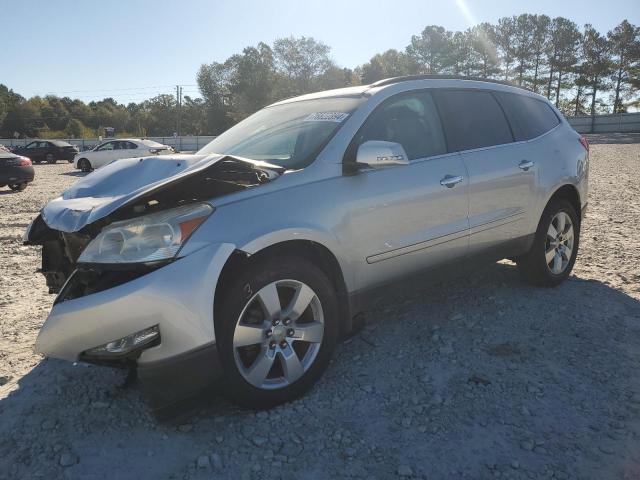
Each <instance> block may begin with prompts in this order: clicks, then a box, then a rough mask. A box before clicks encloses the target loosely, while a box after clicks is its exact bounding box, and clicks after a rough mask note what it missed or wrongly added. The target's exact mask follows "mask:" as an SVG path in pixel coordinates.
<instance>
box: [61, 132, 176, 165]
mask: <svg viewBox="0 0 640 480" xmlns="http://www.w3.org/2000/svg"><path fill="white" fill-rule="evenodd" d="M173 152H174V150H173V148H172V147H170V146H169V145H163V144H161V143H158V142H154V141H153V140H143V139H139V138H119V139H117V140H109V141H106V142H103V143H101V144H99V145H97V146H96V147H95V148H93V150H87V151H86V152H80V153H78V154H77V155H76V156H75V157H74V159H73V163H74V165H75V167H76V168H79V169H80V170H82V171H83V172H90V171H91V170H93V169H94V168H100V167H102V166H104V165H106V164H107V163H111V162H112V161H113V160H120V159H122V158H131V157H148V156H150V155H164V154H168V153H173Z"/></svg>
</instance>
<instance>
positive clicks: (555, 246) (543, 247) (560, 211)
mask: <svg viewBox="0 0 640 480" xmlns="http://www.w3.org/2000/svg"><path fill="white" fill-rule="evenodd" d="M562 221H564V230H565V232H564V233H563V234H562V235H560V236H559V237H558V236H556V238H553V232H556V233H559V232H557V230H559V228H558V226H561V225H562V223H558V222H562ZM569 223H570V225H571V229H570V230H568V229H569ZM579 246H580V219H579V218H578V214H577V213H576V211H575V209H574V208H573V206H572V205H571V203H570V202H568V201H567V200H565V199H562V198H559V199H555V200H552V201H551V202H549V204H548V205H547V207H546V208H545V209H544V212H542V217H541V218H540V222H539V223H538V229H537V231H536V234H535V238H534V241H533V245H532V246H531V250H530V251H529V252H528V253H526V254H525V255H522V256H520V257H517V258H516V263H517V265H518V269H519V271H520V273H521V275H522V277H523V278H524V279H525V280H526V281H527V282H529V283H530V284H532V285H536V286H541V287H555V286H557V285H559V284H560V283H562V282H563V281H564V280H566V279H567V277H568V276H569V274H570V273H571V270H572V269H573V265H574V264H575V262H576V257H577V255H578V248H579ZM548 259H549V261H548Z"/></svg>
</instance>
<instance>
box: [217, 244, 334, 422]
mask: <svg viewBox="0 0 640 480" xmlns="http://www.w3.org/2000/svg"><path fill="white" fill-rule="evenodd" d="M223 288H224V290H223V292H222V294H221V295H217V296H216V297H217V299H220V300H219V303H220V305H219V306H218V307H217V308H216V311H215V323H216V325H215V326H216V337H217V339H218V341H217V344H218V351H219V354H220V361H221V363H222V366H223V369H224V375H225V377H226V378H225V380H226V382H225V393H226V394H227V395H228V396H229V397H230V398H231V399H232V400H233V401H235V402H237V403H239V404H241V405H244V406H247V407H250V408H257V409H265V408H271V407H273V406H275V405H278V404H281V403H284V402H288V401H290V400H293V399H295V398H297V397H299V396H300V395H302V394H303V393H305V392H306V391H307V390H309V389H310V388H311V387H312V386H313V384H314V383H315V382H316V381H317V380H318V379H319V378H320V376H321V375H322V373H323V372H324V370H325V369H326V367H327V365H328V363H329V359H330V358H331V354H332V352H333V349H334V347H335V344H336V341H337V337H338V312H339V310H338V304H337V300H336V294H335V291H334V288H333V285H332V284H331V282H330V281H329V279H328V278H327V276H326V275H325V274H324V272H323V271H322V270H320V269H319V268H318V267H317V266H315V265H314V264H313V263H312V262H310V261H309V260H307V259H305V258H301V257H296V258H288V259H273V260H270V259H263V260H258V261H256V262H255V263H253V264H251V265H250V266H249V267H248V268H246V269H245V270H244V271H242V272H240V273H239V274H238V275H237V276H236V277H235V278H234V279H232V280H230V281H229V285H227V286H225V287H223Z"/></svg>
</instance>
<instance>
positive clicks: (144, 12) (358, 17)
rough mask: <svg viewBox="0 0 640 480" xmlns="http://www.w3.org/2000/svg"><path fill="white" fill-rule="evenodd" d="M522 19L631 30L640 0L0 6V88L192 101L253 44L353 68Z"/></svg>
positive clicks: (6, 2)
mask: <svg viewBox="0 0 640 480" xmlns="http://www.w3.org/2000/svg"><path fill="white" fill-rule="evenodd" d="M465 7H466V8H465ZM524 12H527V13H545V14H547V15H549V16H552V17H553V16H565V17H567V18H570V19H572V20H573V21H575V22H576V23H578V25H583V24H585V23H592V24H593V25H595V27H596V28H598V29H599V30H600V31H601V32H603V33H604V32H606V31H607V30H610V29H611V28H613V27H614V26H615V25H617V24H618V23H619V22H620V21H621V20H623V19H625V18H626V19H628V20H629V21H630V22H632V23H634V24H636V25H638V24H640V0H607V1H602V0H582V1H577V0H536V1H533V0H529V1H524V0H512V1H508V0H493V1H491V0H440V1H428V0H385V1H376V0H366V1H365V0H324V1H315V0H306V1H304V0H303V1H294V0H273V1H269V0H263V1H257V0H254V1H246V0H235V1H221V0H220V1H213V0H209V1H207V0H180V1H168V0H153V1H152V0H126V1H125V0H110V1H104V0H103V1H94V0H85V1H82V0H38V1H35V0H2V14H3V15H2V16H3V21H2V28H0V83H4V84H6V85H7V86H9V87H10V88H12V89H14V90H15V91H17V92H18V93H20V94H22V95H24V96H31V95H35V94H40V95H44V94H47V93H54V94H58V95H68V96H71V97H74V98H81V99H82V100H85V101H89V100H92V99H98V98H104V97H105V96H112V97H114V98H116V99H117V100H118V101H121V102H125V103H126V102H129V101H140V100H142V99H144V98H148V97H151V96H154V95H157V94H158V93H172V92H173V91H174V89H173V88H172V86H173V85H175V84H178V83H179V84H183V85H185V87H184V93H185V94H189V95H192V96H194V95H197V87H196V86H195V83H196V81H195V75H196V71H197V69H198V67H199V66H200V65H201V64H202V63H209V62H212V61H223V60H225V59H226V58H227V57H228V56H230V55H232V54H234V53H237V52H240V51H241V50H242V49H243V48H244V47H245V46H248V45H255V44H257V43H258V42H259V41H265V42H268V43H271V42H272V41H273V40H274V39H276V38H279V37H285V36H289V35H294V36H301V35H305V36H312V37H314V38H316V39H318V40H321V41H323V42H325V43H326V44H328V45H329V46H330V47H331V49H332V50H331V51H332V57H333V59H334V60H335V61H336V62H337V63H338V64H339V65H341V66H349V67H355V66H356V65H358V64H362V63H364V62H366V61H367V60H368V59H369V58H370V57H371V56H372V55H374V54H375V53H379V52H382V51H384V50H386V49H388V48H397V49H402V48H404V47H405V46H406V45H407V44H408V43H409V40H410V38H411V36H412V35H414V34H418V33H419V32H420V31H421V30H422V29H423V28H424V27H425V25H429V24H436V25H442V26H444V27H445V28H447V29H450V30H463V29H465V28H466V27H468V26H470V25H472V24H475V23H479V22H482V21H489V22H495V21H496V20H497V19H498V18H499V17H502V16H507V15H514V14H519V13H524Z"/></svg>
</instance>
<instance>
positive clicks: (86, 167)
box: [78, 158, 91, 172]
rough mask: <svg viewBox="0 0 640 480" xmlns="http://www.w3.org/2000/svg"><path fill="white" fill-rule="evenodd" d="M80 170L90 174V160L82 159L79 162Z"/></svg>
mask: <svg viewBox="0 0 640 480" xmlns="http://www.w3.org/2000/svg"><path fill="white" fill-rule="evenodd" d="M78 168H79V169H80V170H82V171H83V172H90V171H91V163H89V160H87V159H86V158H81V159H80V160H79V161H78Z"/></svg>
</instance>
